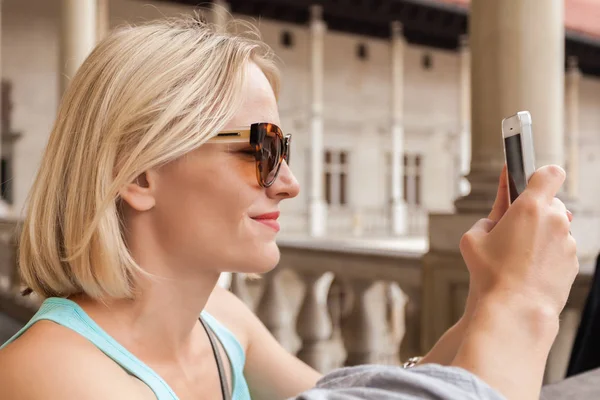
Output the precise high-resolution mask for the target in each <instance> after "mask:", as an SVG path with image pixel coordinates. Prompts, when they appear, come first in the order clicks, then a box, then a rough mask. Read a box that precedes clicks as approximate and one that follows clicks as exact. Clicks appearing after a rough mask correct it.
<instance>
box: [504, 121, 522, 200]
mask: <svg viewBox="0 0 600 400" xmlns="http://www.w3.org/2000/svg"><path fill="white" fill-rule="evenodd" d="M504 148H505V150H506V165H507V168H508V188H509V192H510V202H511V203H512V202H514V201H515V200H516V199H517V197H519V195H520V194H521V193H523V191H524V190H525V187H526V186H527V177H526V176H525V166H524V165H523V148H522V146H521V134H520V133H518V134H516V135H513V136H510V137H507V138H504Z"/></svg>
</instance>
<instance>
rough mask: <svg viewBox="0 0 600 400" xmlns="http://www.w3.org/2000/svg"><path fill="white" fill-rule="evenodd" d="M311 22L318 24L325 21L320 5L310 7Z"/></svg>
mask: <svg viewBox="0 0 600 400" xmlns="http://www.w3.org/2000/svg"><path fill="white" fill-rule="evenodd" d="M310 21H311V22H318V21H323V6H322V5H320V4H313V5H312V6H310Z"/></svg>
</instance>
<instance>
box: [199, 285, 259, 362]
mask: <svg viewBox="0 0 600 400" xmlns="http://www.w3.org/2000/svg"><path fill="white" fill-rule="evenodd" d="M205 311H206V312H208V313H209V314H210V315H211V316H212V317H214V318H215V319H216V320H217V321H219V323H220V324H222V325H223V326H224V327H225V328H226V329H228V330H229V331H230V332H231V333H232V334H233V335H234V336H235V338H236V339H237V340H238V342H239V343H240V345H241V346H242V348H243V349H244V350H246V349H247V348H248V334H249V332H248V329H249V321H250V320H251V319H252V318H253V317H254V314H253V313H252V311H251V310H250V308H248V306H247V305H246V304H244V302H243V301H241V300H240V299H239V298H238V297H237V296H236V295H234V294H233V293H231V292H230V291H229V290H226V289H224V288H222V287H220V286H217V287H215V289H214V290H213V292H212V293H211V295H210V297H209V299H208V302H207V303H206V307H205Z"/></svg>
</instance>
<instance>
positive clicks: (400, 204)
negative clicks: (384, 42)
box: [391, 21, 407, 235]
mask: <svg viewBox="0 0 600 400" xmlns="http://www.w3.org/2000/svg"><path fill="white" fill-rule="evenodd" d="M391 34H392V44H391V59H392V65H391V69H392V74H391V82H392V110H391V111H392V113H391V114H392V121H391V122H392V126H391V128H392V129H391V131H392V199H391V200H392V202H391V203H392V215H391V218H392V224H391V226H392V234H393V235H404V234H406V232H407V223H406V203H405V202H404V196H403V193H402V190H403V184H402V182H403V177H404V163H403V155H404V38H403V37H402V25H401V24H400V22H398V21H394V22H392V24H391Z"/></svg>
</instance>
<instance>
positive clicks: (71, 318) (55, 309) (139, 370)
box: [0, 297, 251, 400]
mask: <svg viewBox="0 0 600 400" xmlns="http://www.w3.org/2000/svg"><path fill="white" fill-rule="evenodd" d="M202 318H203V319H204V321H205V322H206V323H207V324H208V326H210V328H212V330H213V331H214V333H215V335H216V336H217V337H218V339H219V340H220V341H221V344H222V345H223V348H224V349H225V352H226V353H227V356H228V358H229V363H230V364H231V372H232V374H231V376H232V381H233V384H232V385H233V391H232V400H249V399H251V397H250V391H249V389H248V385H247V383H246V379H245V378H244V374H243V371H244V363H245V361H246V356H245V354H244V349H243V348H242V346H241V344H240V342H238V340H237V339H236V338H235V336H234V335H233V333H232V332H231V331H229V330H228V329H227V328H225V327H224V326H223V325H222V324H221V323H220V322H219V321H217V320H216V319H215V318H214V317H213V316H212V315H210V314H208V313H207V312H206V311H203V312H202ZM40 320H49V321H53V322H55V323H57V324H59V325H62V326H64V327H66V328H69V329H71V330H73V331H75V332H77V333H79V334H80V335H82V336H83V337H85V338H86V339H87V340H89V341H90V342H92V343H93V344H94V345H95V346H96V347H97V348H98V349H99V350H100V351H102V352H103V353H104V354H106V355H107V356H108V357H110V358H111V359H112V360H113V361H115V362H116V363H117V364H119V365H120V366H121V367H122V368H123V369H124V370H125V371H127V372H128V373H129V374H130V375H133V376H135V377H136V378H138V379H139V380H141V381H142V382H144V383H145V384H146V385H147V386H148V387H149V388H150V389H152V391H153V392H154V394H155V395H156V398H157V399H158V400H178V397H177V395H176V394H175V392H173V390H172V389H171V388H170V387H169V385H167V383H166V382H165V381H164V380H163V379H162V378H161V377H160V376H159V375H158V374H157V373H156V372H154V371H153V370H152V369H151V368H150V367H148V366H147V365H146V364H144V363H143V362H142V361H140V360H139V359H138V358H137V357H135V356H134V355H133V354H131V353H130V352H129V351H127V349H125V347H123V346H121V345H120V344H119V343H118V342H117V341H116V340H115V339H113V338H112V337H110V336H109V335H108V333H106V332H105V331H104V330H103V329H102V328H100V326H99V325H98V324H96V323H95V322H94V320H92V319H91V318H90V317H89V315H87V314H86V312H85V311H84V310H83V309H82V308H81V307H79V305H78V304H77V303H75V302H73V301H71V300H68V299H62V298H58V297H52V298H49V299H46V300H45V301H44V303H43V304H42V306H41V307H40V309H39V310H38V312H37V313H36V314H35V315H34V316H33V318H31V320H30V321H29V322H28V323H27V325H25V326H24V327H23V328H22V329H21V330H20V331H19V332H17V333H16V334H15V335H14V336H13V337H12V338H10V339H9V340H8V342H6V343H5V344H4V345H2V346H0V349H1V348H2V347H4V346H6V345H8V344H9V343H11V342H12V341H14V340H16V339H17V338H18V337H19V336H21V335H22V334H23V333H24V332H25V331H26V330H27V329H29V328H30V327H31V326H32V325H33V324H34V323H36V322H37V321H40Z"/></svg>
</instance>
